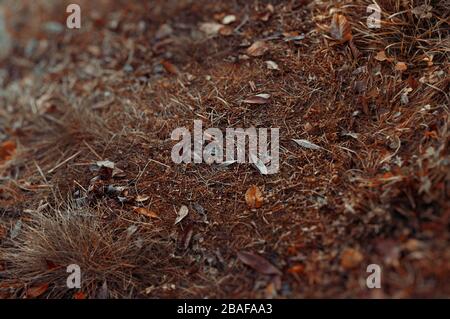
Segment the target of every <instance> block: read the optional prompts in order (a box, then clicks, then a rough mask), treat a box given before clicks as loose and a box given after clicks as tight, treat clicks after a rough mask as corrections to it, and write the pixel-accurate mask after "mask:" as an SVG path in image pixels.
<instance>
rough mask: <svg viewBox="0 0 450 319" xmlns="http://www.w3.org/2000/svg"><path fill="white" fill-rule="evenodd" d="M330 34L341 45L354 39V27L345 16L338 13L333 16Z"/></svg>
mask: <svg viewBox="0 0 450 319" xmlns="http://www.w3.org/2000/svg"><path fill="white" fill-rule="evenodd" d="M330 34H331V36H332V37H333V38H334V39H335V40H338V41H340V42H341V43H345V42H347V41H350V40H351V39H352V38H353V36H352V27H351V26H350V23H349V22H348V20H347V18H346V17H345V16H344V15H342V14H338V13H335V14H334V15H333V19H332V21H331V26H330Z"/></svg>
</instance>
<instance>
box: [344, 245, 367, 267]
mask: <svg viewBox="0 0 450 319" xmlns="http://www.w3.org/2000/svg"><path fill="white" fill-rule="evenodd" d="M363 260H364V257H363V255H362V254H361V252H359V250H356V249H353V248H347V249H345V250H344V251H343V252H342V254H341V266H342V267H343V268H345V269H353V268H356V267H358V266H359V265H360V264H361V262H362V261H363Z"/></svg>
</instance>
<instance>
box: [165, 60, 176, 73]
mask: <svg viewBox="0 0 450 319" xmlns="http://www.w3.org/2000/svg"><path fill="white" fill-rule="evenodd" d="M161 64H162V66H163V67H164V70H166V72H167V73H170V74H174V75H177V74H178V73H180V71H179V70H178V68H177V67H176V66H175V65H173V64H172V63H170V62H169V61H167V60H164V61H162V62H161Z"/></svg>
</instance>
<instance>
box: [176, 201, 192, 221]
mask: <svg viewBox="0 0 450 319" xmlns="http://www.w3.org/2000/svg"><path fill="white" fill-rule="evenodd" d="M188 214H189V209H188V208H187V207H186V206H185V205H183V206H181V208H180V210H179V211H178V213H177V218H176V219H175V225H176V224H178V223H179V222H181V221H182V220H183V219H184V218H185V217H186V216H187V215H188Z"/></svg>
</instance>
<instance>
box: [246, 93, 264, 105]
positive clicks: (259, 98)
mask: <svg viewBox="0 0 450 319" xmlns="http://www.w3.org/2000/svg"><path fill="white" fill-rule="evenodd" d="M269 99H270V94H258V95H254V96H251V97H248V98H246V99H245V100H244V101H243V102H244V103H248V104H267V103H269Z"/></svg>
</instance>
